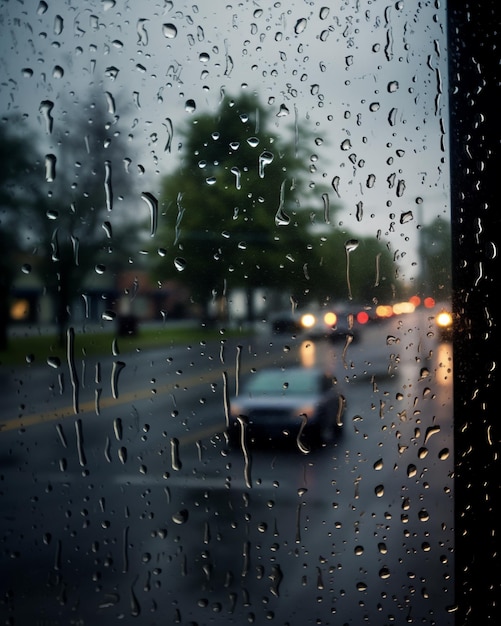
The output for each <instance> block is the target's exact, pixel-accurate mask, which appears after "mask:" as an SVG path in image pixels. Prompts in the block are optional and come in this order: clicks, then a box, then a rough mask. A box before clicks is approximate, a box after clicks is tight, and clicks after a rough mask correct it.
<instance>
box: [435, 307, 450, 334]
mask: <svg viewBox="0 0 501 626" xmlns="http://www.w3.org/2000/svg"><path fill="white" fill-rule="evenodd" d="M435 324H436V328H437V332H438V336H439V339H440V341H451V340H452V329H453V318H452V313H451V311H450V309H449V308H446V307H442V308H440V310H439V311H438V312H437V314H436V315H435Z"/></svg>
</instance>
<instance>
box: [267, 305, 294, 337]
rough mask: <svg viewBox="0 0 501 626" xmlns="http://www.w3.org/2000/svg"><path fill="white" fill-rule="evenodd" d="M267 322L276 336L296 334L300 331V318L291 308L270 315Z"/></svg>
mask: <svg viewBox="0 0 501 626" xmlns="http://www.w3.org/2000/svg"><path fill="white" fill-rule="evenodd" d="M269 322H270V325H271V330H272V332H273V333H277V334H282V333H291V334H296V333H298V332H300V331H301V330H302V326H301V320H300V317H299V315H298V314H297V313H296V312H295V311H292V309H291V308H289V309H285V310H283V311H276V312H275V313H272V314H271V315H270V317H269Z"/></svg>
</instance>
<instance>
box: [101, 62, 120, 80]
mask: <svg viewBox="0 0 501 626" xmlns="http://www.w3.org/2000/svg"><path fill="white" fill-rule="evenodd" d="M119 72H120V70H119V69H118V67H114V66H113V65H111V66H110V67H107V68H106V70H105V72H104V73H105V75H106V76H107V77H108V78H111V80H115V78H116V77H117V76H118V74H119Z"/></svg>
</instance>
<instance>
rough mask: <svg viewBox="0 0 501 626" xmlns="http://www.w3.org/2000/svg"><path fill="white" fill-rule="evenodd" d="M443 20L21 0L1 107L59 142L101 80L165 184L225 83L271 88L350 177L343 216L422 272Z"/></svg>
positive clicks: (137, 151) (5, 60) (441, 122)
mask: <svg viewBox="0 0 501 626" xmlns="http://www.w3.org/2000/svg"><path fill="white" fill-rule="evenodd" d="M327 7H331V8H330V9H329V8H327ZM334 7H335V8H334ZM443 25H444V9H443V8H440V3H439V2H438V1H436V2H419V3H416V2H386V1H381V0H373V1H372V2H371V1H370V0H365V1H362V0H360V1H357V0H346V1H342V2H335V3H334V2H331V1H330V0H322V1H320V2H316V1H305V0H294V1H290V0H287V1H285V0H284V1H283V2H268V1H264V0H262V1H257V0H256V1H252V0H248V1H242V2H229V1H227V0H211V1H210V2H199V3H197V4H195V3H194V2H182V1H177V0H174V1H172V2H169V1H165V0H163V1H158V2H153V1H149V0H148V1H146V2H132V1H130V2H125V1H120V0H116V1H114V0H91V1H86V2H81V1H80V0H72V1H68V2H64V1H62V0H57V1H56V0H46V1H43V0H42V1H40V2H38V0H35V1H31V0H30V1H28V0H26V1H25V2H20V1H18V0H10V1H9V2H4V3H3V5H2V14H1V15H0V51H1V55H0V59H1V61H0V63H1V76H2V78H1V84H2V88H1V91H0V112H1V113H2V115H4V116H5V115H10V114H18V115H21V116H22V117H23V118H25V120H26V122H27V123H28V124H31V125H33V127H34V128H36V129H37V132H38V133H39V134H40V136H41V137H43V139H44V144H45V147H44V149H46V150H47V152H57V146H56V145H54V142H55V136H56V132H55V130H56V129H59V130H61V126H64V125H65V124H68V116H65V115H63V113H64V110H63V109H64V107H65V106H66V105H65V103H66V102H68V101H69V100H70V101H71V100H73V101H75V102H77V103H78V101H79V100H82V98H84V97H85V94H86V93H88V91H89V87H90V86H91V85H92V84H97V85H98V86H99V88H100V90H101V91H102V93H103V97H106V96H105V94H108V95H107V98H108V103H109V108H110V111H113V112H114V114H115V115H116V116H117V119H118V124H117V128H120V132H122V133H126V134H127V136H128V140H129V148H130V152H129V154H128V155H127V156H128V157H129V158H130V159H131V162H132V167H133V169H134V171H135V172H139V171H143V170H144V174H143V177H144V181H145V182H146V183H147V185H148V189H149V191H150V192H151V193H153V194H154V195H156V194H157V193H158V188H159V185H160V179H161V176H162V174H164V173H165V172H166V171H167V170H169V169H171V168H173V167H175V165H176V163H177V162H178V161H177V159H179V152H178V144H179V141H180V135H179V132H178V131H179V128H180V127H181V126H183V125H185V124H189V123H190V121H191V119H193V116H195V115H196V114H197V112H200V111H205V110H214V109H215V108H216V106H217V104H218V102H219V100H220V98H221V94H222V92H226V93H229V94H232V95H238V94H239V93H240V92H241V91H242V89H246V90H255V91H256V92H257V93H258V94H259V96H260V98H261V100H262V101H263V103H264V105H265V106H267V107H270V110H271V111H272V112H273V114H274V120H275V123H276V125H277V128H278V129H283V131H284V132H285V129H286V128H287V127H290V126H291V125H292V126H294V122H295V121H296V120H297V121H298V122H300V123H301V124H302V125H306V126H307V127H309V128H310V129H311V130H312V132H313V137H315V138H316V142H315V141H311V140H310V143H311V146H310V145H308V146H307V147H308V149H309V152H310V155H311V156H310V164H309V165H311V166H312V170H313V171H312V174H311V178H312V182H323V183H327V184H328V185H329V186H330V185H331V183H332V181H333V180H334V181H338V182H337V183H336V187H337V190H335V189H334V188H333V187H332V186H330V190H331V193H330V200H331V202H332V203H334V202H339V203H341V205H342V207H343V210H342V212H340V214H339V216H338V218H339V219H338V223H336V224H334V225H333V227H340V226H341V227H342V225H343V224H344V225H345V226H346V227H347V228H349V229H350V230H354V231H358V232H360V233H363V234H371V233H372V234H374V235H376V233H377V232H378V231H381V234H382V236H383V237H385V238H387V239H389V240H390V241H391V246H392V249H393V251H398V255H399V262H400V263H403V264H404V267H406V268H407V269H406V270H405V271H407V272H408V275H412V274H413V270H412V262H413V261H414V262H415V261H416V256H415V255H416V247H417V233H418V227H419V224H420V223H423V222H430V221H431V220H432V219H433V218H434V217H436V216H437V215H441V216H443V217H448V212H449V207H448V174H447V153H446V151H444V149H443V147H444V145H445V146H447V142H448V137H447V92H446V84H447V76H446V55H447V50H446V39H445V33H444V30H443ZM46 101H51V102H53V104H54V107H53V109H52V116H53V119H54V122H53V124H54V126H53V130H52V133H48V132H47V123H46V119H45V117H44V115H43V109H44V107H43V106H42V111H41V106H40V105H41V103H43V102H46ZM287 132H289V131H287ZM299 141H301V137H299ZM169 146H170V149H169ZM338 194H339V195H338ZM421 199H422V201H421ZM321 204H322V199H321V198H320V197H319V198H318V205H319V207H320V206H321ZM339 222H342V223H341V224H340V223H339ZM417 261H419V259H417Z"/></svg>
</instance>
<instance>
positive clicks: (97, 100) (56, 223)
mask: <svg viewBox="0 0 501 626" xmlns="http://www.w3.org/2000/svg"><path fill="white" fill-rule="evenodd" d="M117 119H118V118H117V117H116V116H115V114H114V113H113V112H110V107H109V103H107V101H106V97H105V93H104V92H100V91H99V90H97V89H95V90H94V91H93V92H91V94H90V95H89V97H88V99H87V100H86V101H84V102H82V101H75V102H73V103H70V104H68V108H67V110H66V113H65V116H64V119H61V121H60V123H59V124H58V126H59V127H60V129H61V130H60V132H59V134H58V136H57V137H56V140H57V153H56V154H55V155H54V156H53V157H52V155H49V156H46V157H45V172H46V187H45V190H44V191H45V195H44V196H43V197H40V198H39V205H38V211H37V215H36V220H37V221H36V234H35V236H36V238H37V239H38V244H39V250H38V270H39V272H40V275H41V278H42V281H43V283H44V285H45V286H46V288H47V291H48V293H49V294H50V296H51V299H52V301H53V303H54V312H55V320H56V323H57V325H58V329H59V338H60V341H61V342H63V341H64V338H65V331H66V329H67V326H68V324H69V322H70V319H71V315H72V307H73V306H74V305H75V304H76V303H77V302H78V300H80V301H81V303H82V306H83V301H82V297H83V296H84V295H85V286H86V283H87V282H89V281H90V280H91V277H92V276H94V277H95V279H93V280H92V282H93V283H94V285H95V287H96V288H99V284H100V281H102V283H101V284H102V285H103V288H104V285H105V284H106V282H108V284H109V282H110V281H109V280H108V281H106V279H107V277H108V276H111V277H112V280H111V282H112V283H114V282H115V281H114V278H115V274H116V272H117V271H119V270H120V269H121V268H123V267H124V266H125V265H126V264H127V258H128V255H129V253H130V251H131V250H132V247H133V244H134V242H136V241H137V233H138V230H137V228H131V224H132V223H133V220H134V216H133V215H131V214H130V213H127V211H126V210H125V207H124V206H121V207H119V208H118V207H117V204H118V203H117V200H121V199H122V198H124V197H127V196H131V195H132V192H133V179H132V177H131V175H129V173H128V172H127V170H126V166H125V164H126V163H127V150H126V147H125V140H124V138H123V136H122V135H121V133H120V131H119V129H118V125H117ZM51 159H53V161H52V162H51ZM48 161H49V162H48ZM52 167H54V171H52Z"/></svg>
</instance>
